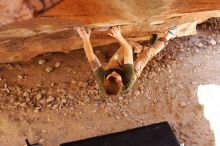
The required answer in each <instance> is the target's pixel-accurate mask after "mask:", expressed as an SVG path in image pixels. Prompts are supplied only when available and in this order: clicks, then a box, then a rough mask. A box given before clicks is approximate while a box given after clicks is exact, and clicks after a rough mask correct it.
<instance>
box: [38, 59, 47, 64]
mask: <svg viewBox="0 0 220 146" xmlns="http://www.w3.org/2000/svg"><path fill="white" fill-rule="evenodd" d="M44 63H46V60H44V59H40V60H39V61H38V64H40V65H42V64H44Z"/></svg>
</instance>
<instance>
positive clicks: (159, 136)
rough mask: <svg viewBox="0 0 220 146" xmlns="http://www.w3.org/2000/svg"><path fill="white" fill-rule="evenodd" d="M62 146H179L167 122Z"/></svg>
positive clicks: (62, 145)
mask: <svg viewBox="0 0 220 146" xmlns="http://www.w3.org/2000/svg"><path fill="white" fill-rule="evenodd" d="M60 146H179V143H178V141H177V139H176V136H175V135H174V133H173V132H172V129H171V128H170V126H169V124H168V123H167V122H162V123H157V124H153V125H149V126H144V127H140V128H135V129H131V130H127V131H123V132H118V133H112V134H107V135H103V136H97V137H93V138H88V139H84V140H79V141H74V142H68V143H64V144H61V145H60Z"/></svg>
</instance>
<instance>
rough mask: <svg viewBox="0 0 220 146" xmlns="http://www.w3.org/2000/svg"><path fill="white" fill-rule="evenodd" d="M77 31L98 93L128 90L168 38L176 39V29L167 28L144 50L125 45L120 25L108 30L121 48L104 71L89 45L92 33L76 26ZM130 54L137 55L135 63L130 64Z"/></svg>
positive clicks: (111, 93) (131, 58)
mask: <svg viewBox="0 0 220 146" xmlns="http://www.w3.org/2000/svg"><path fill="white" fill-rule="evenodd" d="M77 32H78V34H79V36H80V37H81V39H82V41H83V45H84V50H85V53H86V57H87V58H88V61H89V64H90V66H91V67H92V70H93V72H94V76H95V78H96V80H97V82H98V85H99V90H100V92H101V94H102V95H118V94H121V95H124V94H126V93H128V92H129V91H130V90H131V87H132V86H133V84H134V82H135V80H136V79H137V78H138V77H139V76H140V74H141V72H142V70H143V69H144V67H145V66H146V64H147V63H148V62H149V60H150V59H152V58H153V57H154V56H155V55H156V54H157V53H158V52H160V51H161V50H162V49H163V48H164V47H165V46H166V45H167V42H168V41H169V40H170V39H171V38H174V37H175V32H176V28H171V29H169V30H168V33H167V34H166V35H165V37H164V38H161V39H158V40H157V41H155V43H153V44H152V46H151V47H147V46H145V45H144V46H142V45H140V44H138V43H134V42H131V43H130V42H129V43H128V42H127V41H126V39H125V38H124V37H123V36H122V34H121V29H120V27H119V26H114V27H111V29H110V33H108V35H109V36H111V37H113V38H115V39H116V40H117V41H118V42H119V43H120V45H121V47H120V48H119V49H118V50H117V51H116V53H115V54H114V55H113V56H112V58H111V59H110V61H109V63H108V64H107V66H106V67H105V68H103V67H102V66H101V63H100V61H99V59H98V58H97V56H96V55H95V54H94V52H93V48H92V45H91V43H90V33H91V30H90V29H87V30H86V29H85V28H82V27H78V28H77ZM133 53H136V54H138V57H137V59H136V60H135V62H134V61H133Z"/></svg>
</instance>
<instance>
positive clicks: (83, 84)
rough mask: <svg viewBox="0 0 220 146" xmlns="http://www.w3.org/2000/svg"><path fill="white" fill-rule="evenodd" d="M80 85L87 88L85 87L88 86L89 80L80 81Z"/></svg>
mask: <svg viewBox="0 0 220 146" xmlns="http://www.w3.org/2000/svg"><path fill="white" fill-rule="evenodd" d="M78 86H79V87H83V88H85V87H87V86H88V83H87V82H83V81H79V83H78Z"/></svg>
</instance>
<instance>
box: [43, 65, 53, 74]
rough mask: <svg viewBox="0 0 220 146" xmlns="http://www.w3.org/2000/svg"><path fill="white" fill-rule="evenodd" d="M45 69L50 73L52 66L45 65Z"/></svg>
mask: <svg viewBox="0 0 220 146" xmlns="http://www.w3.org/2000/svg"><path fill="white" fill-rule="evenodd" d="M45 71H46V72H48V73H50V72H52V71H53V67H50V66H48V67H46V69H45Z"/></svg>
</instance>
